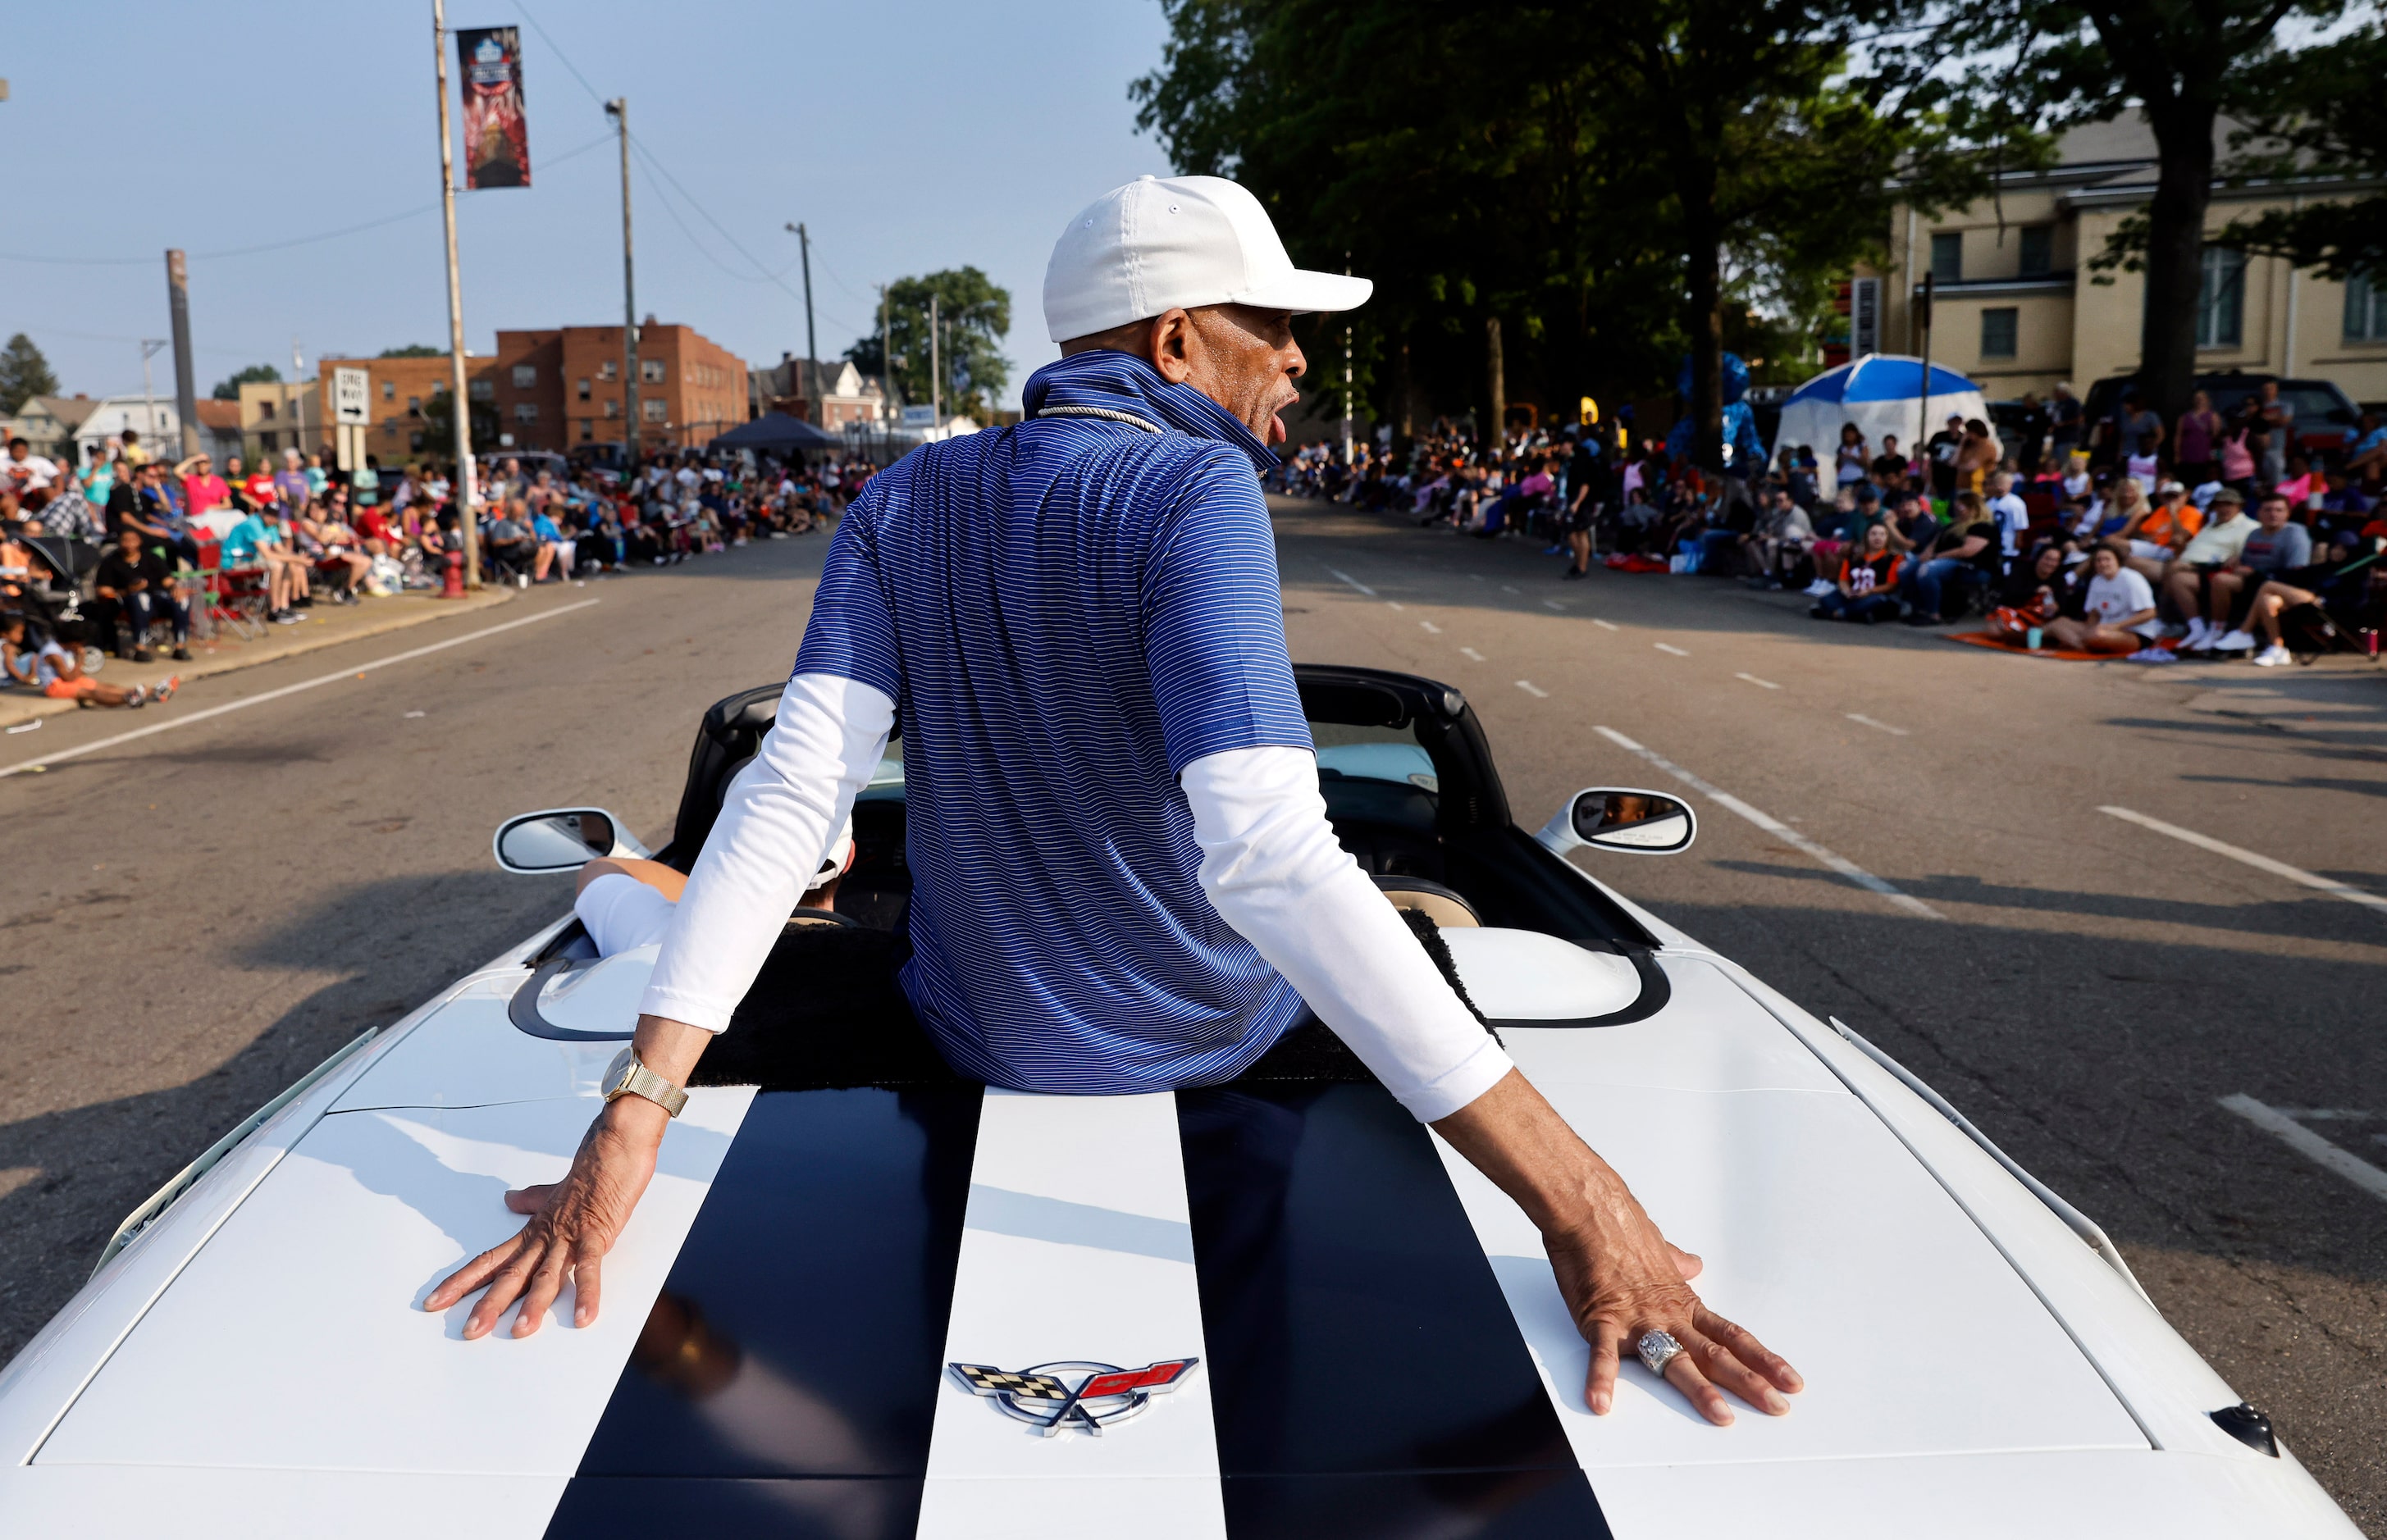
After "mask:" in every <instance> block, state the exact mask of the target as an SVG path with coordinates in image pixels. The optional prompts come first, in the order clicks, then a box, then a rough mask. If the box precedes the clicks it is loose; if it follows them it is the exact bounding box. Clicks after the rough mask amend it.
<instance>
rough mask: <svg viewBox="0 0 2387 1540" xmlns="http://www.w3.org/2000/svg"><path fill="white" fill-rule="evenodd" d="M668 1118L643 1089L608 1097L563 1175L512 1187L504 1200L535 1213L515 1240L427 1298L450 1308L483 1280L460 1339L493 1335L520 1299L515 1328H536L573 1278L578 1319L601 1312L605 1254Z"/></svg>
mask: <svg viewBox="0 0 2387 1540" xmlns="http://www.w3.org/2000/svg"><path fill="white" fill-rule="evenodd" d="M670 1121H671V1120H670V1118H669V1117H666V1116H665V1115H664V1113H663V1108H661V1107H659V1106H657V1105H655V1104H654V1103H652V1102H650V1101H648V1100H646V1099H645V1098H644V1097H640V1096H623V1097H618V1098H616V1099H615V1100H613V1101H612V1102H609V1103H607V1104H606V1105H605V1109H604V1110H603V1111H602V1112H600V1113H599V1114H598V1115H597V1120H596V1121H595V1122H593V1123H591V1124H589V1125H588V1132H587V1136H586V1137H585V1138H583V1139H582V1140H581V1141H580V1148H579V1151H578V1152H577V1153H576V1154H575V1155H573V1157H572V1169H571V1170H570V1171H569V1172H567V1173H566V1174H565V1176H564V1178H563V1180H562V1181H558V1182H552V1183H548V1184H545V1185H541V1186H537V1187H524V1188H521V1189H518V1190H516V1191H514V1192H511V1193H507V1194H506V1206H507V1207H508V1208H510V1209H512V1210H513V1211H514V1212H515V1213H517V1214H527V1215H529V1216H530V1222H529V1223H528V1224H525V1225H524V1226H523V1227H522V1231H521V1232H520V1233H519V1234H517V1235H515V1236H514V1237H513V1238H512V1240H509V1241H505V1242H501V1243H499V1244H497V1245H494V1246H491V1247H490V1248H489V1249H488V1250H486V1251H485V1252H483V1253H481V1255H480V1256H475V1257H474V1258H473V1259H472V1260H471V1261H470V1262H467V1263H466V1264H464V1266H462V1267H461V1268H459V1269H456V1271H454V1272H453V1273H450V1274H449V1275H448V1278H447V1279H446V1280H445V1281H443V1282H441V1283H440V1285H439V1286H438V1287H437V1288H436V1289H434V1290H432V1291H431V1294H430V1295H429V1297H427V1298H426V1299H424V1300H423V1308H424V1309H425V1310H432V1311H438V1310H445V1309H447V1308H448V1306H451V1305H453V1304H455V1303H456V1302H457V1301H458V1300H460V1299H462V1298H463V1297H464V1296H465V1295H467V1294H471V1293H472V1292H473V1291H474V1290H475V1289H478V1288H481V1287H483V1286H484V1285H486V1287H487V1289H488V1292H487V1293H486V1294H483V1295H482V1296H481V1302H480V1303H479V1304H478V1305H475V1306H474V1307H473V1313H472V1314H471V1315H470V1316H468V1317H466V1318H465V1320H464V1339H465V1340H466V1341H467V1342H470V1341H472V1340H473V1339H474V1338H475V1337H485V1336H487V1335H488V1334H489V1332H490V1331H491V1330H492V1329H494V1328H495V1327H496V1326H497V1324H498V1319H499V1317H501V1316H503V1315H504V1314H505V1313H506V1306H510V1305H512V1303H513V1302H514V1301H515V1300H517V1299H519V1300H521V1301H522V1310H521V1312H520V1313H519V1314H518V1315H516V1316H515V1318H514V1332H513V1334H514V1335H515V1336H517V1337H527V1336H529V1335H530V1334H531V1333H532V1332H536V1331H537V1330H538V1328H539V1322H540V1321H541V1320H542V1319H545V1318H546V1315H547V1311H548V1306H551V1305H553V1304H554V1303H555V1297H556V1295H557V1294H559V1293H561V1292H562V1288H563V1284H564V1281H565V1279H566V1278H569V1279H571V1281H572V1283H573V1288H574V1305H573V1312H572V1322H573V1324H574V1325H575V1326H586V1325H587V1324H588V1323H589V1322H591V1321H593V1320H595V1319H597V1305H598V1299H599V1296H600V1292H601V1289H600V1270H601V1269H602V1267H603V1265H604V1260H605V1254H606V1253H607V1252H609V1251H612V1250H613V1243H614V1242H615V1241H616V1240H618V1239H620V1238H621V1234H622V1229H623V1227H624V1226H625V1225H626V1224H628V1223H629V1222H630V1212H631V1210H632V1209H634V1208H636V1207H637V1206H638V1198H639V1196H640V1195H641V1194H642V1193H645V1192H646V1190H647V1183H648V1181H649V1180H651V1179H652V1178H653V1176H654V1174H655V1152H656V1151H657V1150H658V1149H659V1148H660V1147H661V1146H662V1144H663V1130H664V1128H665V1127H666V1126H667V1125H668V1124H669V1123H670Z"/></svg>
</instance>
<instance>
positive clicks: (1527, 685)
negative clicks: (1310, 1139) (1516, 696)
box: [1517, 679, 1550, 701]
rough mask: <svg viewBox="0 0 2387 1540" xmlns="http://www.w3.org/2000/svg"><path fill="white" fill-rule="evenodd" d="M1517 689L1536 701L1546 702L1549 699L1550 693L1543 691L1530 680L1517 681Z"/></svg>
mask: <svg viewBox="0 0 2387 1540" xmlns="http://www.w3.org/2000/svg"><path fill="white" fill-rule="evenodd" d="M1517 688H1519V689H1521V690H1523V691H1524V692H1525V693H1526V694H1527V695H1530V696H1532V697H1533V698H1534V699H1535V700H1536V701H1547V700H1548V699H1549V698H1550V692H1549V691H1548V690H1546V689H1544V688H1542V687H1541V686H1539V685H1537V684H1535V683H1534V682H1533V681H1532V680H1531V679H1520V680H1518V681H1517Z"/></svg>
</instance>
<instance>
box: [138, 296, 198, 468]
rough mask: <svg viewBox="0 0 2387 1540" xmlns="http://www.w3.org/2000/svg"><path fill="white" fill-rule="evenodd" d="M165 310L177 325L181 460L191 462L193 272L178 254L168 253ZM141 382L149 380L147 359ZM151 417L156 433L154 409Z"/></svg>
mask: <svg viewBox="0 0 2387 1540" xmlns="http://www.w3.org/2000/svg"><path fill="white" fill-rule="evenodd" d="M166 308H167V309H168V310H169V311H170V313H171V314H172V316H173V321H174V410H175V411H176V413H178V414H179V415H180V416H181V417H182V419H183V454H182V458H183V459H184V460H188V459H190V458H191V456H193V455H195V454H197V453H198V452H199V385H198V381H197V380H196V378H195V377H194V376H193V374H192V372H191V271H190V268H189V267H188V266H187V265H186V264H185V263H184V262H183V254H182V253H181V252H179V251H168V252H167V253H166ZM142 378H144V379H146V378H148V372H147V360H143V372H142ZM151 413H152V415H151V417H150V421H149V426H150V429H151V431H153V432H154V431H156V429H157V426H158V422H157V417H156V415H155V413H156V409H155V408H154V407H153V408H152V409H151Z"/></svg>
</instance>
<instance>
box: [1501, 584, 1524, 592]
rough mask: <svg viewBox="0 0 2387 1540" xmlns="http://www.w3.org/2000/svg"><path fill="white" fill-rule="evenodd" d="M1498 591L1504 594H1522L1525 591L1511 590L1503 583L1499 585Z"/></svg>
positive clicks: (1519, 589)
mask: <svg viewBox="0 0 2387 1540" xmlns="http://www.w3.org/2000/svg"><path fill="white" fill-rule="evenodd" d="M1500 591H1501V592H1502V593H1504V594H1522V593H1523V592H1524V591H1525V590H1524V589H1522V588H1512V587H1509V585H1507V584H1506V583H1503V584H1501V585H1500Z"/></svg>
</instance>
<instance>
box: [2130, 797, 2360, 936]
mask: <svg viewBox="0 0 2387 1540" xmlns="http://www.w3.org/2000/svg"><path fill="white" fill-rule="evenodd" d="M2097 811H2098V812H2100V813H2107V814H2112V815H2113V816H2115V817H2116V818H2119V819H2122V820H2124V821H2125V822H2127V823H2132V824H2136V825H2138V826H2139V827H2141V828H2151V829H2153V830H2154V831H2155V832H2156V833H2157V834H2168V835H2170V836H2171V837H2172V838H2173V839H2178V840H2180V841H2181V842H2183V843H2185V844H2190V845H2194V846H2195V847H2196V848H2197V849H2199V850H2205V851H2211V852H2213V853H2214V854H2216V855H2226V856H2228V857H2229V859H2230V860H2232V861H2242V862H2244V863H2245V864H2246V865H2249V866H2252V867H2254V869H2255V870H2256V871H2261V872H2268V873H2270V874H2271V875H2272V876H2273V877H2286V878H2287V879H2288V880H2289V881H2290V882H2300V883H2302V884H2304V885H2305V887H2307V888H2311V889H2315V890H2318V891H2320V892H2324V893H2327V894H2330V896H2331V897H2333V898H2342V899H2343V900H2344V901H2345V902H2346V903H2359V904H2365V905H2367V906H2368V907H2369V908H2372V909H2377V910H2381V911H2387V898H2381V897H2380V896H2379V895H2378V894H2377V893H2373V892H2369V891H2367V890H2363V889H2360V888H2356V887H2354V886H2352V885H2351V884H2349V883H2343V882H2340V881H2338V880H2337V879H2336V878H2334V877H2322V876H2321V875H2320V874H2319V873H2318V872H2308V871H2305V869H2304V868H2303V867H2301V866H2291V865H2288V864H2287V863H2286V862H2284V861H2274V860H2272V859H2271V858H2270V857H2269V856H2267V855H2258V854H2256V853H2255V852H2253V851H2250V850H2243V849H2241V848H2240V847H2238V846H2236V845H2232V844H2229V843H2228V842H2227V841H2224V840H2220V839H2214V838H2213V837H2212V836H2211V835H2209V834H2199V833H2197V832H2196V831H2195V830H2194V829H2192V828H2182V827H2179V825H2178V824H2166V823H2165V822H2164V821H2163V820H2162V819H2160V818H2150V817H2148V816H2147V815H2146V814H2143V813H2134V812H2132V811H2131V810H2130V809H2128V808H2127V807H2100V808H2098V810H2097Z"/></svg>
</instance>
